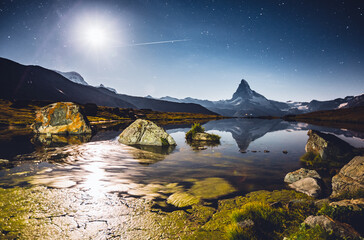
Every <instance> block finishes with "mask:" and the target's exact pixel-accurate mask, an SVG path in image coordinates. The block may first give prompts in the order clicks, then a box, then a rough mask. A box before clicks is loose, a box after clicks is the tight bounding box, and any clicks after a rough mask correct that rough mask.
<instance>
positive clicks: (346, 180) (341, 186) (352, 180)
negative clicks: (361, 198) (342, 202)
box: [331, 156, 364, 198]
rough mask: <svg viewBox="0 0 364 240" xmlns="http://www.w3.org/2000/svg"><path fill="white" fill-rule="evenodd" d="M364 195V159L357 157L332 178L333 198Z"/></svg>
mask: <svg viewBox="0 0 364 240" xmlns="http://www.w3.org/2000/svg"><path fill="white" fill-rule="evenodd" d="M357 194H361V195H363V194H364V157H363V156H357V157H355V158H353V159H352V160H351V161H350V162H349V163H348V164H346V165H345V166H344V167H343V168H342V169H341V170H340V172H339V173H338V174H337V175H335V176H334V177H333V178H332V194H331V197H332V198H335V197H339V196H341V195H348V196H352V195H357Z"/></svg>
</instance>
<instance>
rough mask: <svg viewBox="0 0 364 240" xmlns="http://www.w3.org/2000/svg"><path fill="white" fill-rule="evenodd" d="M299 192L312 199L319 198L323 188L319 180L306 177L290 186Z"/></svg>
mask: <svg viewBox="0 0 364 240" xmlns="http://www.w3.org/2000/svg"><path fill="white" fill-rule="evenodd" d="M289 187H291V188H293V189H294V190H296V191H297V192H302V193H305V194H307V195H308V196H311V197H318V196H320V194H321V187H320V185H319V183H318V181H317V179H315V178H312V177H306V178H303V179H301V180H298V181H296V182H294V183H292V184H290V185H289Z"/></svg>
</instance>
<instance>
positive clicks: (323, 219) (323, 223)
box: [304, 215, 361, 239]
mask: <svg viewBox="0 0 364 240" xmlns="http://www.w3.org/2000/svg"><path fill="white" fill-rule="evenodd" d="M304 224H306V225H308V226H309V227H311V228H315V227H317V226H319V227H321V228H322V229H324V230H325V231H326V232H328V233H331V234H330V235H334V236H336V237H337V238H339V239H361V237H360V234H359V233H358V232H356V231H355V230H354V229H353V228H352V227H351V226H350V225H348V224H343V223H340V222H338V221H335V220H333V219H330V218H329V217H327V216H323V215H321V216H309V217H307V218H306V219H305V221H304Z"/></svg>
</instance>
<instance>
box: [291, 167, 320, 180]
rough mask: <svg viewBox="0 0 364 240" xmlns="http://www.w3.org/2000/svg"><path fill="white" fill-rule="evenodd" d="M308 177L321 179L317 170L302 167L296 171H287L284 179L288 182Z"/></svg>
mask: <svg viewBox="0 0 364 240" xmlns="http://www.w3.org/2000/svg"><path fill="white" fill-rule="evenodd" d="M307 177H311V178H317V179H321V177H320V175H319V174H318V173H317V172H316V171H315V170H309V169H306V168H300V169H298V170H296V171H294V172H290V173H287V175H286V176H285V177H284V181H285V182H286V183H294V182H297V181H298V180H301V179H303V178H307Z"/></svg>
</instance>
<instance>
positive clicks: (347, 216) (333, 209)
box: [317, 204, 364, 233]
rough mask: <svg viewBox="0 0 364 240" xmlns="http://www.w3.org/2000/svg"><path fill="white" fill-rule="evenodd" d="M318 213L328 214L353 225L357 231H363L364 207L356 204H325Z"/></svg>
mask: <svg viewBox="0 0 364 240" xmlns="http://www.w3.org/2000/svg"><path fill="white" fill-rule="evenodd" d="M317 214H318V215H326V216H329V217H330V218H332V219H335V220H338V221H339V222H344V223H348V224H350V225H352V226H353V227H354V228H355V229H356V230H357V231H359V232H361V233H363V230H362V224H363V222H364V208H362V207H359V206H357V207H354V206H338V205H334V206H330V205H328V204H325V205H324V206H323V207H322V208H321V209H320V210H319V211H318V212H317Z"/></svg>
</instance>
